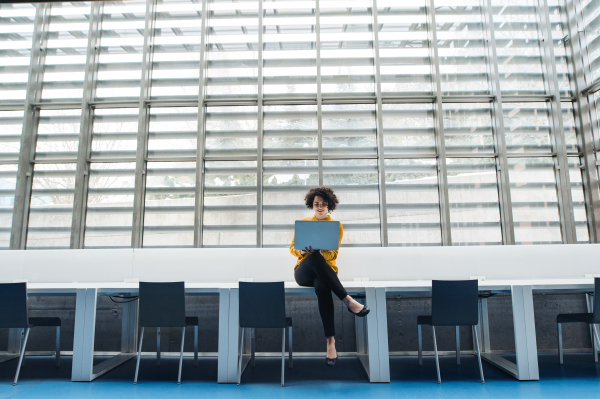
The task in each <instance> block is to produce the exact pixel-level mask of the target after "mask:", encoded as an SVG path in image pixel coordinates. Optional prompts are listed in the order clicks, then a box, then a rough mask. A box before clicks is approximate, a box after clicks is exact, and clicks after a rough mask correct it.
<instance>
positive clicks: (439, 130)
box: [427, 0, 452, 245]
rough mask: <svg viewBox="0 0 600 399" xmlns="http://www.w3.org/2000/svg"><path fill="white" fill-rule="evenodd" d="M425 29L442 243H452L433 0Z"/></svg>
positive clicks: (428, 4)
mask: <svg viewBox="0 0 600 399" xmlns="http://www.w3.org/2000/svg"><path fill="white" fill-rule="evenodd" d="M427 23H428V25H429V29H428V30H427V33H428V36H429V45H430V47H429V54H430V62H429V64H430V66H431V75H432V79H433V82H432V84H433V85H434V90H433V92H434V95H435V104H434V123H435V143H436V152H437V155H438V162H437V166H438V167H437V174H438V186H439V188H438V194H439V203H440V224H441V228H442V245H452V231H451V228H450V202H449V199H448V174H447V170H446V141H445V138H444V110H443V108H442V84H441V80H440V64H439V58H438V44H437V33H436V30H437V27H436V24H435V5H434V0H427Z"/></svg>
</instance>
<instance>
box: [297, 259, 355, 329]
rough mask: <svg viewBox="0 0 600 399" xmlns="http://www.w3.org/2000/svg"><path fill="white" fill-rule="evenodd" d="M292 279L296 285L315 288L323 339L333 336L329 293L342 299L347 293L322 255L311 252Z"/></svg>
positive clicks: (331, 301) (331, 299) (333, 326)
mask: <svg viewBox="0 0 600 399" xmlns="http://www.w3.org/2000/svg"><path fill="white" fill-rule="evenodd" d="M294 277H295V278H296V282H297V283H298V285H301V286H303V287H315V294H317V300H318V302H319V314H320V315H321V321H323V328H324V329H325V337H333V336H335V323H334V318H333V298H332V297H331V292H332V291H333V293H334V294H335V295H336V296H337V297H338V298H340V300H342V299H344V298H345V297H346V296H347V295H348V293H347V292H346V290H345V289H344V287H343V286H342V283H340V279H339V278H338V276H337V274H335V272H334V271H333V269H332V268H331V266H329V265H328V264H327V262H326V261H325V259H324V258H323V255H321V254H320V253H319V252H313V253H312V254H311V255H309V256H308V257H307V258H306V259H304V260H303V261H302V262H300V264H299V265H298V267H296V270H295V271H294Z"/></svg>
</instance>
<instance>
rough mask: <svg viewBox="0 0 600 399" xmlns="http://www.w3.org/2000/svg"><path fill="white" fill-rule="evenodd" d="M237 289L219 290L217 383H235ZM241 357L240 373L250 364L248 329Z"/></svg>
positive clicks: (237, 325)
mask: <svg viewBox="0 0 600 399" xmlns="http://www.w3.org/2000/svg"><path fill="white" fill-rule="evenodd" d="M239 294H240V290H239V289H238V288H231V289H221V290H219V355H218V356H219V360H218V376H217V381H218V382H219V383H221V384H236V383H237V364H238V339H239V336H240V331H239V330H240V328H239V326H240V322H239V321H240V318H239V317H240V316H239V315H240V309H239V306H240V304H239ZM242 352H243V357H242V373H243V372H244V370H245V369H246V366H247V365H248V363H249V362H250V329H249V328H246V335H245V336H244V348H243V351H242Z"/></svg>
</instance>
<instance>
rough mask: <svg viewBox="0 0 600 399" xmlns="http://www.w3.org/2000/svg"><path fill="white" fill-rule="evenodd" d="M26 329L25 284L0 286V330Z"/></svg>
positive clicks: (27, 324)
mask: <svg viewBox="0 0 600 399" xmlns="http://www.w3.org/2000/svg"><path fill="white" fill-rule="evenodd" d="M27 327H29V315H28V313H27V284H26V283H9V284H0V328H27Z"/></svg>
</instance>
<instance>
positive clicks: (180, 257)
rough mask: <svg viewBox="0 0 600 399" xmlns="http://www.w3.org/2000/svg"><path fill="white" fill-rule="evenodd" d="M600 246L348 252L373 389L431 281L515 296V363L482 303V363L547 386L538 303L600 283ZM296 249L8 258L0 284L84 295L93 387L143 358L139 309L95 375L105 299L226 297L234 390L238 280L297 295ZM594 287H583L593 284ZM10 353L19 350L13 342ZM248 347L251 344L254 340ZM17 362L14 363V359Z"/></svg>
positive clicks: (81, 309)
mask: <svg viewBox="0 0 600 399" xmlns="http://www.w3.org/2000/svg"><path fill="white" fill-rule="evenodd" d="M599 258H600V244H593V245H544V246H490V247H406V248H402V247H397V248H342V250H341V251H340V255H339V257H338V267H339V269H340V272H339V277H340V280H341V281H342V283H343V284H344V286H345V287H346V288H347V290H348V291H349V292H361V293H362V292H364V293H365V296H366V303H367V305H368V306H369V307H370V308H371V313H370V314H369V316H367V317H366V318H365V319H357V320H356V334H357V347H358V353H357V355H358V358H359V359H360V361H361V363H362V365H363V366H364V367H365V370H366V372H367V374H368V375H369V379H370V381H371V382H389V380H390V376H389V351H388V336H387V315H386V295H387V294H395V293H404V294H407V293H427V292H430V290H431V280H432V279H454V280H465V279H471V278H481V277H482V276H483V277H485V278H484V279H481V281H480V290H481V291H493V292H510V293H511V295H512V308H513V318H514V326H515V331H514V334H515V345H516V363H511V362H508V361H506V360H505V359H503V358H501V357H499V356H496V355H494V354H493V353H492V351H491V348H490V347H489V324H488V315H487V301H486V300H482V301H481V317H480V324H479V327H478V328H479V331H480V333H481V336H482V346H483V351H484V355H483V358H484V359H485V360H486V361H488V362H490V363H492V364H494V365H496V366H498V367H500V368H501V369H502V370H504V371H506V372H508V373H509V374H511V375H513V376H515V377H516V378H517V379H519V380H536V379H538V378H539V373H538V366H537V349H536V338H535V323H534V317H533V315H534V309H533V297H532V294H533V292H535V291H544V292H582V291H589V290H591V289H592V284H593V280H592V278H591V276H592V275H600V264H599V263H598V261H597V260H598V259H599ZM293 264H294V259H293V257H291V256H290V254H289V252H288V251H287V249H262V248H261V249H258V248H244V249H213V248H211V249H135V250H133V249H122V250H43V251H3V252H2V262H0V282H14V281H27V282H28V288H29V292H30V294H33V295H76V296H77V300H76V315H75V342H74V345H73V374H72V379H73V381H91V380H92V379H94V378H96V377H97V376H99V375H101V374H103V373H105V372H106V371H108V370H110V369H112V368H114V367H116V366H118V365H119V364H121V363H123V362H124V361H126V360H128V359H130V358H131V357H133V356H134V354H135V350H136V346H137V345H136V344H137V303H136V302H132V303H130V304H125V305H124V310H123V325H122V332H121V335H122V343H121V354H119V355H117V356H115V357H113V358H111V359H109V360H106V361H104V362H102V363H100V364H98V365H96V366H95V367H94V366H93V352H94V351H93V348H94V346H93V344H94V333H95V321H96V301H97V296H98V295H106V294H133V293H136V292H137V289H138V282H139V281H140V280H141V281H185V282H186V292H187V294H190V295H199V294H200V295H201V294H205V295H219V374H218V375H219V377H218V380H219V382H225V383H228V382H232V383H233V382H235V375H236V361H235V360H236V359H237V342H238V339H237V338H238V334H239V332H238V331H239V329H238V317H239V311H238V288H237V287H238V281H239V280H246V281H285V283H286V291H287V292H288V294H300V293H306V294H309V293H310V294H312V293H313V290H312V289H311V288H303V287H298V286H297V284H296V283H295V281H294V276H293ZM586 276H587V278H584V277H586ZM10 337H11V339H10V343H11V344H10V345H9V349H10V348H12V349H14V347H15V345H16V344H18V339H17V334H16V332H14V331H13V332H11V334H10ZM246 341H247V342H249V340H246ZM9 355H10V354H9Z"/></svg>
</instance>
